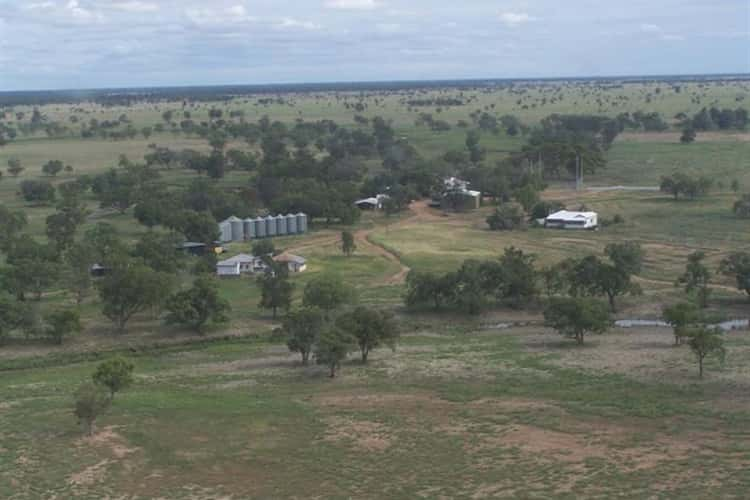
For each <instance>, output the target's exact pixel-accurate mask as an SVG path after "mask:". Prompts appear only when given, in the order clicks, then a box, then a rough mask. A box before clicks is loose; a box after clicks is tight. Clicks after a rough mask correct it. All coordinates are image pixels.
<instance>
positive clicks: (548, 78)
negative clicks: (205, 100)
mask: <svg viewBox="0 0 750 500" xmlns="http://www.w3.org/2000/svg"><path fill="white" fill-rule="evenodd" d="M711 78H716V79H728V78H735V79H742V80H745V79H748V80H750V72H729V73H673V74H641V75H638V74H621V75H579V76H542V77H467V78H437V79H429V78H425V79H418V80H412V79H404V80H329V81H310V82H267V83H220V84H185V85H180V84H170V85H145V86H136V85H134V86H123V87H118V86H103V87H89V88H83V87H79V88H75V87H69V88H36V89H30V90H23V89H12V90H0V95H1V94H21V93H29V94H32V93H42V92H54V93H63V92H80V93H86V92H102V91H113V90H114V91H128V90H130V91H134V90H150V89H154V90H165V89H191V88H197V89H209V88H218V89H220V88H240V87H245V88H254V87H255V88H264V87H265V88H268V87H276V88H283V87H304V86H309V87H314V86H318V87H325V86H341V85H353V86H366V85H385V84H402V85H404V84H410V85H413V84H420V83H430V84H440V83H446V84H461V83H482V82H484V83H492V82H538V81H540V82H565V81H596V80H636V81H637V80H652V81H657V80H660V79H671V80H676V81H680V79H703V80H707V79H711Z"/></svg>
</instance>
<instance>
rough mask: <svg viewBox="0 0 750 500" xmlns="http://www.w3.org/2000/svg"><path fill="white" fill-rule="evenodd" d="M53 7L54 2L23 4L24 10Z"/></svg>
mask: <svg viewBox="0 0 750 500" xmlns="http://www.w3.org/2000/svg"><path fill="white" fill-rule="evenodd" d="M54 7H55V3H54V2H35V3H30V4H26V5H24V6H23V8H24V9H26V10H37V9H52V8H54Z"/></svg>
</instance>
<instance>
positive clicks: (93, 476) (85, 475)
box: [68, 459, 111, 486]
mask: <svg viewBox="0 0 750 500" xmlns="http://www.w3.org/2000/svg"><path fill="white" fill-rule="evenodd" d="M110 463H111V461H110V460H108V459H104V460H102V461H100V462H98V463H96V464H94V465H90V466H88V467H86V468H85V469H83V470H82V471H81V472H76V473H75V474H71V476H70V477H69V478H68V484H70V485H71V486H91V485H92V484H96V483H99V482H102V481H103V480H104V478H105V477H106V475H107V467H108V466H109V464H110Z"/></svg>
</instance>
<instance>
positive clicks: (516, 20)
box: [500, 12, 536, 28]
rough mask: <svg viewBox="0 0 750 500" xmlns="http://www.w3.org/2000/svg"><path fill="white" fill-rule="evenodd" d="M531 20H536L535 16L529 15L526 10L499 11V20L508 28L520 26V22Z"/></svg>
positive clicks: (524, 22)
mask: <svg viewBox="0 0 750 500" xmlns="http://www.w3.org/2000/svg"><path fill="white" fill-rule="evenodd" d="M531 21H536V18H535V17H532V16H530V15H529V14H527V13H526V12H501V13H500V22H501V23H503V24H504V25H506V26H508V27H510V28H515V27H516V26H520V25H522V24H526V23H529V22H531Z"/></svg>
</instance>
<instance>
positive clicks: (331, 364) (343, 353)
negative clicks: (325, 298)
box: [315, 325, 355, 378]
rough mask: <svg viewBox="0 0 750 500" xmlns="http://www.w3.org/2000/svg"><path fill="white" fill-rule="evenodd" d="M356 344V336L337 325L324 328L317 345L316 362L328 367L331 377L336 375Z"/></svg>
mask: <svg viewBox="0 0 750 500" xmlns="http://www.w3.org/2000/svg"><path fill="white" fill-rule="evenodd" d="M354 345H355V340H354V338H353V337H352V336H351V335H350V334H349V333H348V332H345V331H343V330H341V329H340V328H337V327H335V326H331V325H329V326H327V327H326V328H324V329H323V331H322V332H321V334H320V338H319V339H318V342H317V344H316V345H315V362H316V363H317V364H319V365H325V366H327V367H328V373H329V375H330V377H331V378H334V377H335V376H336V373H337V372H338V370H339V368H340V367H341V362H342V361H344V360H345V359H346V357H347V356H348V355H349V353H350V352H351V351H352V349H353V348H354Z"/></svg>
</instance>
